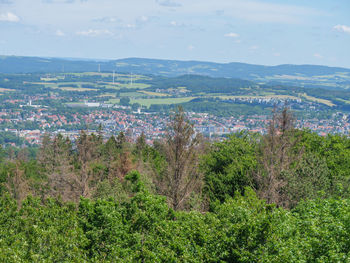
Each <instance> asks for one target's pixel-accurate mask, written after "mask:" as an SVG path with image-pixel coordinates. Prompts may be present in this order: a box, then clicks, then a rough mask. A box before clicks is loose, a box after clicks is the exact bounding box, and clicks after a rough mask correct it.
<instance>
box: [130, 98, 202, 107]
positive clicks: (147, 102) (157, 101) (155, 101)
mask: <svg viewBox="0 0 350 263" xmlns="http://www.w3.org/2000/svg"><path fill="white" fill-rule="evenodd" d="M196 98H197V97H182V98H159V99H156V98H155V99H132V100H131V101H130V103H131V104H132V103H140V104H141V105H143V106H146V107H150V106H151V105H152V104H168V105H169V104H179V103H184V102H189V101H190V100H193V99H196Z"/></svg>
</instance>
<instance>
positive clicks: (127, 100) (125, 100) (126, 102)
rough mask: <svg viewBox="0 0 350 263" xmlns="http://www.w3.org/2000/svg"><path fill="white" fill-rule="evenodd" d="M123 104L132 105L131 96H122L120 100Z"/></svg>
mask: <svg viewBox="0 0 350 263" xmlns="http://www.w3.org/2000/svg"><path fill="white" fill-rule="evenodd" d="M119 104H120V105H122V106H129V105H130V98H129V97H122V98H121V99H120V102H119Z"/></svg>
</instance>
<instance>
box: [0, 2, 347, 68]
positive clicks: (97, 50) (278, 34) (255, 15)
mask: <svg viewBox="0 0 350 263" xmlns="http://www.w3.org/2000/svg"><path fill="white" fill-rule="evenodd" d="M0 54H4V55H23V56H46V57H76V58H101V59H102V58H103V59H117V58H126V57H146V58H162V59H179V60H202V61H214V62H246V63H254V64H265V65H277V64H319V65H329V66H341V67H347V68H350V1H349V0H327V1H326V0H308V1H305V0H293V1H291V0H285V1H278V0H0Z"/></svg>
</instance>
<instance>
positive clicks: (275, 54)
mask: <svg viewBox="0 0 350 263" xmlns="http://www.w3.org/2000/svg"><path fill="white" fill-rule="evenodd" d="M273 55H274V56H275V57H279V56H281V53H278V52H275V53H273Z"/></svg>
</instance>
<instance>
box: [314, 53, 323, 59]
mask: <svg viewBox="0 0 350 263" xmlns="http://www.w3.org/2000/svg"><path fill="white" fill-rule="evenodd" d="M314 57H315V58H319V59H322V58H323V56H322V55H321V54H319V53H315V54H314Z"/></svg>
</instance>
